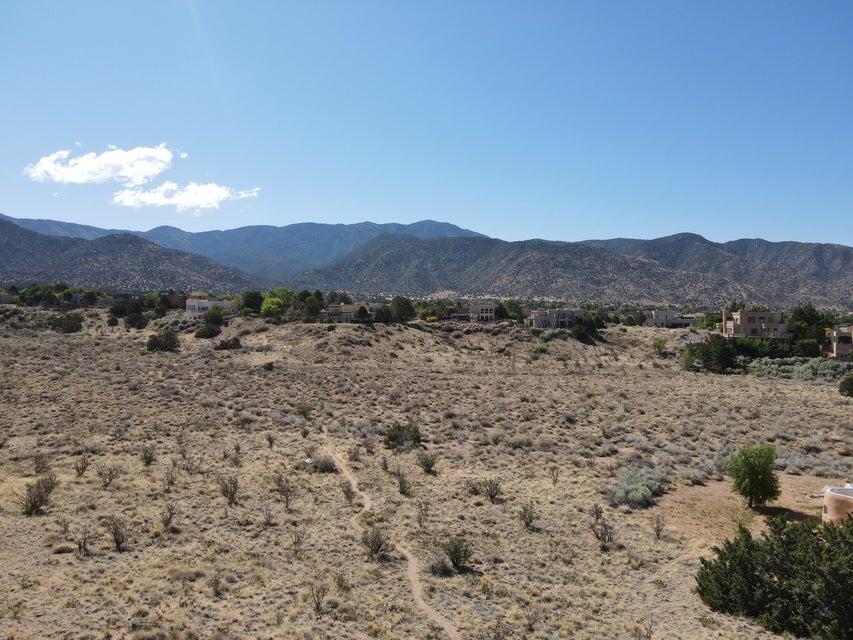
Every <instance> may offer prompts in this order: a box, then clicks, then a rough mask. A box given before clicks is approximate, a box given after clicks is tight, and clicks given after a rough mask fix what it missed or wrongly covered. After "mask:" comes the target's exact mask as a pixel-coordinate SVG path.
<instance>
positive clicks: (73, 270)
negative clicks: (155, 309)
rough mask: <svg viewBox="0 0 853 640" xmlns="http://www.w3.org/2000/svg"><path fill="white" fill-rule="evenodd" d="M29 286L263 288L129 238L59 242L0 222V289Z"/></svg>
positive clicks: (252, 279) (204, 261)
mask: <svg viewBox="0 0 853 640" xmlns="http://www.w3.org/2000/svg"><path fill="white" fill-rule="evenodd" d="M33 282H66V283H69V284H73V285H80V286H86V287H95V288H98V289H104V290H106V291H152V290H153V291H156V290H163V289H177V290H181V291H192V290H196V289H201V290H207V291H241V290H243V289H246V288H249V287H253V286H258V285H259V284H260V285H262V284H264V281H263V280H262V279H260V278H258V277H256V276H250V275H248V274H245V273H243V272H241V271H238V270H237V269H234V268H232V267H226V266H223V265H221V264H219V263H217V262H214V261H213V260H211V259H210V258H205V257H203V256H197V255H193V254H191V253H186V252H183V251H175V250H174V249H164V248H163V247H160V246H158V245H156V244H154V243H153V242H148V241H147V240H143V239H142V238H139V237H137V236H134V235H128V234H116V235H106V236H102V237H99V238H95V239H94V240H84V239H82V238H62V237H57V236H48V235H43V234H40V233H35V232H33V231H29V230H28V229H24V228H22V227H19V226H17V225H14V224H12V223H11V222H7V221H4V220H0V285H9V284H19V285H20V284H29V283H33Z"/></svg>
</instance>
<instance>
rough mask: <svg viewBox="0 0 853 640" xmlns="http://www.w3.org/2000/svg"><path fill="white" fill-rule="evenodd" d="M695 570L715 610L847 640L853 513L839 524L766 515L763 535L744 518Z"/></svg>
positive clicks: (851, 625) (852, 619) (851, 611)
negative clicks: (754, 532) (745, 524)
mask: <svg viewBox="0 0 853 640" xmlns="http://www.w3.org/2000/svg"><path fill="white" fill-rule="evenodd" d="M714 554H715V557H713V558H710V559H702V560H701V567H700V569H699V572H698V573H697V575H696V587H697V589H696V590H697V593H698V594H699V597H700V598H702V600H703V601H704V602H705V604H707V605H708V606H709V607H711V609H713V610H714V611H719V612H722V613H729V614H734V615H743V616H749V617H751V618H755V619H756V620H757V621H758V622H759V623H760V624H761V625H763V626H764V627H766V628H767V629H769V630H771V631H773V632H775V633H791V634H793V635H795V636H797V637H814V638H822V639H824V640H849V639H850V638H851V637H853V636H851V629H853V607H851V606H850V593H851V592H853V518H847V519H846V520H845V521H844V522H843V523H842V524H841V525H840V526H833V525H831V524H818V523H816V522H814V521H810V520H806V521H803V522H789V521H787V520H785V519H784V518H778V517H777V518H771V519H770V520H769V521H768V531H767V532H766V533H764V535H763V537H762V538H753V537H752V535H751V534H750V533H749V531H747V530H746V529H745V528H744V527H743V526H741V527H740V528H739V530H738V534H737V536H735V538H733V539H731V540H727V541H726V542H724V543H723V545H722V547H714Z"/></svg>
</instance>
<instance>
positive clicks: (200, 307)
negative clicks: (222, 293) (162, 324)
mask: <svg viewBox="0 0 853 640" xmlns="http://www.w3.org/2000/svg"><path fill="white" fill-rule="evenodd" d="M213 307H219V308H220V309H222V310H223V311H228V310H230V309H231V302H230V301H228V300H209V299H207V298H187V304H186V316H187V317H188V318H198V317H200V316H203V315H204V314H205V313H207V312H208V311H210V310H211V309H213Z"/></svg>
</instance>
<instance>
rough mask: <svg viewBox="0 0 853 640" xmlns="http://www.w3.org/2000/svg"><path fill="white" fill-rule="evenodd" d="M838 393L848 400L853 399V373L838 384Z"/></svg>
mask: <svg viewBox="0 0 853 640" xmlns="http://www.w3.org/2000/svg"><path fill="white" fill-rule="evenodd" d="M838 393H840V394H841V395H842V396H847V397H848V398H853V373H850V374H847V375H846V376H844V377H843V378H842V379H841V382H840V383H839V384H838Z"/></svg>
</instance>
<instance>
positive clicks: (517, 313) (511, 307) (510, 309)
mask: <svg viewBox="0 0 853 640" xmlns="http://www.w3.org/2000/svg"><path fill="white" fill-rule="evenodd" d="M503 306H504V308H505V309H506V317H507V318H509V319H510V320H518V321H521V320H524V309H523V308H522V307H521V303H520V302H519V301H518V300H504V301H503Z"/></svg>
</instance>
